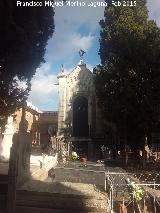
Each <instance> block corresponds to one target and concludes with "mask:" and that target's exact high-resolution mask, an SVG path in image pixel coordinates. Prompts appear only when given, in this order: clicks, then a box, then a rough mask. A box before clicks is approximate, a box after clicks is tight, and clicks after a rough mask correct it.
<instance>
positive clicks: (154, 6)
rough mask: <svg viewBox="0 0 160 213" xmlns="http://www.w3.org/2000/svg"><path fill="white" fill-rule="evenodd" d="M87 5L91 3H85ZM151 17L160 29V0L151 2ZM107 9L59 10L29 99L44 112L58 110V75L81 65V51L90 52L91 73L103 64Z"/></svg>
mask: <svg viewBox="0 0 160 213" xmlns="http://www.w3.org/2000/svg"><path fill="white" fill-rule="evenodd" d="M85 2H86V5H87V4H88V3H89V2H91V0H85ZM148 10H149V17H150V18H151V19H154V20H156V22H157V24H158V26H160V12H159V11H160V0H148ZM103 13H104V7H96V8H94V7H88V6H85V7H66V6H63V7H56V8H55V16H54V20H55V32H54V34H53V37H52V38H51V39H50V40H49V41H48V45H47V47H46V54H45V60H46V63H44V64H42V65H41V66H40V68H38V69H37V71H36V74H35V76H34V77H33V79H32V82H31V83H32V89H31V92H30V96H29V98H28V100H29V101H31V102H32V103H33V104H34V105H35V106H36V107H38V108H39V109H40V110H51V111H52V110H53V111H54V110H58V86H56V85H54V84H55V83H56V82H57V74H58V73H59V72H60V70H61V64H63V65H64V68H65V71H66V72H69V71H71V70H72V69H73V68H74V67H75V66H76V65H77V63H78V62H79V60H80V57H79V55H78V51H79V49H83V50H85V51H86V54H85V56H84V59H85V62H86V64H87V66H88V68H89V69H90V70H92V69H93V67H95V66H96V65H97V64H99V63H100V58H99V56H98V50H99V42H98V40H99V31H100V27H99V24H98V22H99V20H101V19H102V18H103Z"/></svg>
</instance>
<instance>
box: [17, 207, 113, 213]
mask: <svg viewBox="0 0 160 213" xmlns="http://www.w3.org/2000/svg"><path fill="white" fill-rule="evenodd" d="M22 212H23V213H91V212H96V213H107V212H109V211H108V210H104V209H97V208H90V209H85V210H71V209H49V208H38V207H28V206H27V207H26V206H17V207H16V213H22Z"/></svg>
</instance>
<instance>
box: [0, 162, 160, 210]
mask: <svg viewBox="0 0 160 213" xmlns="http://www.w3.org/2000/svg"><path fill="white" fill-rule="evenodd" d="M53 167H54V168H51V165H50V166H48V168H47V166H46V168H44V167H42V168H40V165H38V164H37V165H35V164H32V165H31V167H30V171H31V176H32V178H31V179H30V180H28V181H26V182H25V183H24V184H23V185H21V186H20V187H19V188H18V189H17V197H16V213H19V212H24V213H25V212H26V213H27V212H32V211H33V212H38V213H39V212H47V213H50V212H117V213H118V212H124V211H125V209H126V211H127V212H129V213H132V212H137V213H138V212H140V211H141V212H148V213H150V212H159V211H160V210H159V203H160V185H159V184H160V174H159V171H158V170H159V168H158V165H156V167H155V168H154V166H153V165H152V167H151V165H149V164H148V165H147V166H146V169H145V170H142V169H140V170H136V169H135V167H134V166H133V165H132V164H131V165H130V164H128V165H127V166H126V165H123V164H122V162H121V161H120V160H118V161H115V160H113V159H112V160H107V161H106V162H100V161H99V162H98V163H97V162H92V161H87V163H86V165H82V163H81V162H80V161H78V160H76V161H66V162H65V163H64V162H62V161H59V162H58V164H57V165H55V164H54V165H53ZM0 168H1V171H0V172H1V173H2V172H5V173H7V169H6V168H7V167H6V165H5V164H1V167H0ZM50 168H51V169H50ZM132 181H133V182H134V183H135V185H132V184H131V182H132ZM134 186H136V187H138V188H137V189H136V188H134ZM138 191H139V192H138ZM138 193H139V194H138ZM133 194H134V197H133ZM138 196H139V197H140V198H138ZM138 199H140V200H138ZM62 203H63V205H62ZM137 204H138V205H137ZM53 209H54V210H53ZM67 209H69V210H68V211H67ZM122 209H123V210H124V211H122ZM140 209H141V210H140ZM44 210H45V211H44Z"/></svg>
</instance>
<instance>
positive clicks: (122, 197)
mask: <svg viewBox="0 0 160 213" xmlns="http://www.w3.org/2000/svg"><path fill="white" fill-rule="evenodd" d="M105 180H106V182H105V191H106V192H107V193H108V204H109V208H110V212H111V213H113V212H121V213H127V212H129V213H132V212H133V213H141V212H145V213H151V212H153V213H158V212H160V174H159V173H147V172H144V173H125V172H124V173H123V172H120V173H118V172H106V173H105Z"/></svg>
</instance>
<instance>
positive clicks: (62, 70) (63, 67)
mask: <svg viewBox="0 0 160 213" xmlns="http://www.w3.org/2000/svg"><path fill="white" fill-rule="evenodd" d="M61 68H62V72H64V66H63V64H61Z"/></svg>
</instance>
